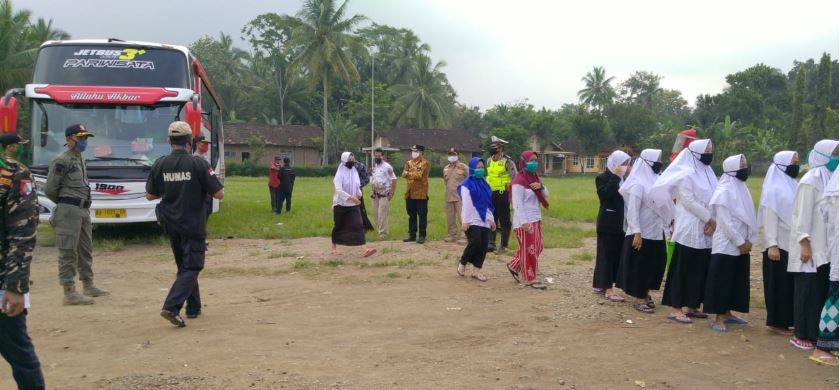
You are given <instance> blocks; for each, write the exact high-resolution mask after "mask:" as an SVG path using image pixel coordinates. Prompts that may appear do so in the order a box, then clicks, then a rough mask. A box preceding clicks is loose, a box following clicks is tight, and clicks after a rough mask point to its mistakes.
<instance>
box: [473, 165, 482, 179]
mask: <svg viewBox="0 0 840 390" xmlns="http://www.w3.org/2000/svg"><path fill="white" fill-rule="evenodd" d="M472 176H473V177H474V178H476V179H483V178H484V168H476V169H474V170H473V174H472Z"/></svg>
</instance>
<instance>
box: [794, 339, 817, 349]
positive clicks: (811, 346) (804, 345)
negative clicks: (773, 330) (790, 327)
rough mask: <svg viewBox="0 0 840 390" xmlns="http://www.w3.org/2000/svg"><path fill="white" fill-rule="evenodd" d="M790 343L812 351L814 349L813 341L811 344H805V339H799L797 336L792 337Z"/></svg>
mask: <svg viewBox="0 0 840 390" xmlns="http://www.w3.org/2000/svg"><path fill="white" fill-rule="evenodd" d="M790 344H791V345H793V346H794V347H796V348H799V349H801V350H804V351H811V350H813V349H814V344H813V343H811V345H808V344H805V341H803V340H800V339H798V338H797V337H796V336H793V337H791V338H790Z"/></svg>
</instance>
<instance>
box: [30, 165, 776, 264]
mask: <svg viewBox="0 0 840 390" xmlns="http://www.w3.org/2000/svg"><path fill="white" fill-rule="evenodd" d="M749 184H750V190H751V191H752V195H753V197H754V198H755V202H756V204H757V203H758V199H759V196H760V191H761V179H752V180H750V181H749ZM545 185H546V187H548V189H549V191H550V197H549V201H550V202H551V208H550V209H549V210H547V211H544V214H543V215H544V217H545V222H544V235H545V246H546V247H548V248H555V247H562V248H573V247H579V246H580V245H581V239H582V238H585V237H592V236H594V235H595V231H594V229H593V228H594V227H593V226H592V225H590V224H587V223H586V222H594V221H595V217H596V215H597V213H598V197H597V196H596V194H595V178H594V177H592V176H585V177H566V178H547V179H545ZM429 187H430V188H429V194H430V198H431V199H430V200H429V222H428V237H427V238H428V239H430V240H442V239H443V238H445V236H446V217H445V214H444V212H443V179H440V178H432V179H430V181H429ZM404 189H405V181H404V180H400V182H399V192H400V196H397V197H395V198H394V200H393V201H392V203H391V212H390V215H389V218H390V225H391V237H390V238H391V239H402V238H404V237H405V236H406V235H407V231H408V222H407V220H408V216H407V215H406V212H405V201H404V200H403V199H402V197H401V195H402V192H403V191H404ZM332 194H333V187H332V179H330V178H299V179H298V180H297V182H296V184H295V193H294V196H293V200H292V212H291V213H288V214H287V213H285V212H284V213H283V214H281V215H275V214H273V213H272V212H271V206H270V203H269V195H268V184H267V179H266V178H252V177H228V178H227V179H226V182H225V200H224V202H223V203H222V207H221V211H220V212H219V213H217V214H214V215H213V216H211V217H210V222H209V225H208V236H209V237H210V238H226V237H233V238H263V239H292V238H301V237H319V236H320V237H328V236H329V235H330V232H331V230H332V225H333V223H332V209H331V206H332ZM365 203H366V204H367V205H368V206H370V204H371V203H370V198H366V199H365ZM368 215H369V217H370V218H371V219H373V212H372V210H368ZM581 222H583V223H581ZM94 238H95V246H96V247H97V249H100V250H120V249H121V247H122V246H123V245H124V244H125V243H140V244H146V243H156V244H165V243H167V240H166V239H165V237H163V236H162V235H161V234H160V231H159V229H158V228H157V227H156V226H155V225H153V224H145V225H136V226H119V225H118V226H100V227H97V229H96V230H95V232H94ZM375 239H376V235H375V234H374V233H369V234H368V240H369V241H374V240H375ZM38 241H39V244H40V245H47V246H49V245H53V243H54V235H53V232H52V229H51V228H49V227H48V226H47V225H46V224H45V225H43V226H42V227H41V228H40V229H39V237H38ZM511 241H512V244H513V246H514V247H515V241H516V239H515V237H513V238H512V239H511Z"/></svg>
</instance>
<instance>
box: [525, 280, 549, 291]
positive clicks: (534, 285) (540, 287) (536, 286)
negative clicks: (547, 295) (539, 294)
mask: <svg viewBox="0 0 840 390" xmlns="http://www.w3.org/2000/svg"><path fill="white" fill-rule="evenodd" d="M526 286H528V287H530V288H533V289H535V290H545V289H546V285H544V284H542V283H540V282H534V283H531V284H526Z"/></svg>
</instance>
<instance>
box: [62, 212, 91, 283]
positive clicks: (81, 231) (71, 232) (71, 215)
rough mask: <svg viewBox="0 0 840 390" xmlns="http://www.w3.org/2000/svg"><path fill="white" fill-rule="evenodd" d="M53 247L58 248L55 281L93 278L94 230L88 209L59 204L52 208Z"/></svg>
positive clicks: (65, 281)
mask: <svg viewBox="0 0 840 390" xmlns="http://www.w3.org/2000/svg"><path fill="white" fill-rule="evenodd" d="M53 212H54V213H55V215H54V216H53V223H54V225H55V246H56V247H57V248H58V282H59V283H61V285H62V286H66V285H68V284H73V283H74V279H75V278H76V273H78V274H79V280H81V281H93V268H92V267H93V232H92V226H91V224H90V210H89V209H83V208H81V207H79V206H74V205H69V204H64V203H59V204H58V205H57V206H56V208H55V210H54V211H53Z"/></svg>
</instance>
